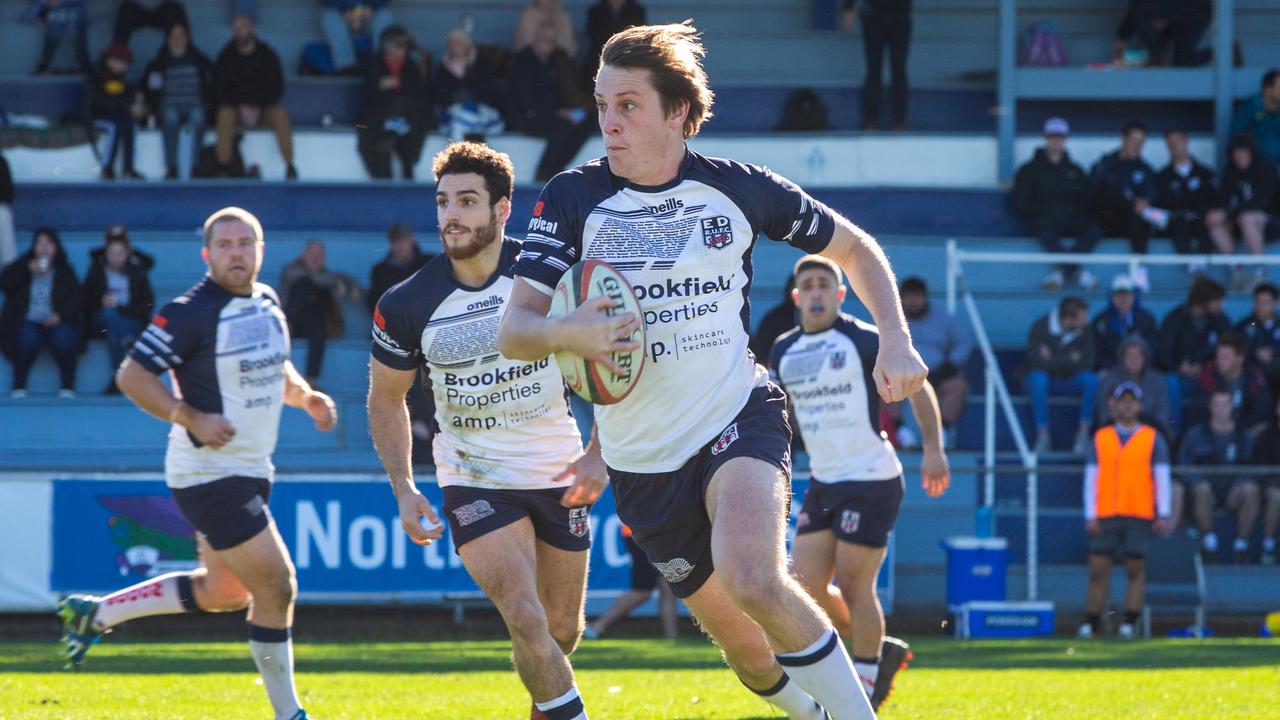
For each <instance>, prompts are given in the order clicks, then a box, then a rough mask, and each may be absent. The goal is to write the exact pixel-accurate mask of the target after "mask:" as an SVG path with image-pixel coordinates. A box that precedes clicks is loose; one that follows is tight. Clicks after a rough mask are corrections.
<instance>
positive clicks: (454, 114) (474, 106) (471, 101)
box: [433, 28, 505, 140]
mask: <svg viewBox="0 0 1280 720" xmlns="http://www.w3.org/2000/svg"><path fill="white" fill-rule="evenodd" d="M433 81H434V83H435V88H434V90H435V93H436V100H437V103H438V106H439V108H440V124H441V125H443V126H444V130H445V132H447V133H448V135H449V139H450V140H463V139H465V138H468V137H473V138H475V137H476V136H480V137H483V136H485V135H490V134H493V133H500V132H502V131H503V130H504V129H505V128H504V125H503V122H502V113H501V112H499V111H498V109H497V108H498V105H500V104H501V93H500V92H499V90H498V83H497V79H496V78H495V77H494V69H493V64H492V63H491V62H490V61H489V59H488V58H487V57H486V56H485V55H483V54H482V53H480V51H479V49H478V48H477V47H476V45H475V43H473V42H471V36H470V35H469V34H467V31H466V30H463V29H462V28H454V29H453V30H452V31H450V32H449V35H448V36H446V37H445V51H444V57H442V58H441V59H440V67H439V69H438V70H437V71H436V74H435V77H434V78H433ZM477 139H479V138H477Z"/></svg>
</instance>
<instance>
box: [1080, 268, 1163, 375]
mask: <svg viewBox="0 0 1280 720" xmlns="http://www.w3.org/2000/svg"><path fill="white" fill-rule="evenodd" d="M1130 335H1138V336H1139V337H1141V338H1142V339H1143V340H1145V341H1147V344H1148V345H1151V344H1153V343H1155V341H1156V318H1155V316H1154V315H1152V314H1151V313H1149V312H1147V310H1146V308H1144V307H1142V302H1141V301H1140V300H1139V299H1138V294H1137V288H1135V287H1134V284H1133V279H1132V278H1130V277H1129V276H1128V275H1124V274H1121V275H1117V276H1115V278H1113V279H1112V280H1111V300H1110V302H1108V303H1107V307H1106V309H1105V310H1103V311H1102V312H1100V313H1098V314H1097V316H1095V317H1094V318H1093V341H1094V343H1095V344H1096V347H1097V350H1098V367H1097V369H1098V370H1106V369H1108V368H1113V367H1115V366H1116V363H1118V362H1119V361H1120V355H1119V353H1118V352H1117V351H1118V350H1119V349H1120V343H1121V341H1123V340H1124V339H1125V338H1127V337H1129V336H1130Z"/></svg>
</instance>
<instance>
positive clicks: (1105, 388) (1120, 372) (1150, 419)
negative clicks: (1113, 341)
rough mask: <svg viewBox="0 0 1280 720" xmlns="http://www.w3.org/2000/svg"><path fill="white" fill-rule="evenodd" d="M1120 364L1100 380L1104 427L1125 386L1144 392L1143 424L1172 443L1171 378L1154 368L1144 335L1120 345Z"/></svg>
mask: <svg viewBox="0 0 1280 720" xmlns="http://www.w3.org/2000/svg"><path fill="white" fill-rule="evenodd" d="M1117 355H1118V357H1119V359H1120V362H1119V363H1118V364H1117V365H1116V366H1115V367H1112V368H1111V369H1110V370H1107V371H1105V372H1103V373H1102V374H1101V376H1099V378H1098V403H1097V410H1098V417H1097V421H1098V422H1097V424H1098V426H1099V427H1100V426H1102V425H1105V424H1107V423H1108V422H1111V419H1112V418H1111V415H1110V412H1111V405H1110V400H1111V397H1112V396H1113V395H1114V394H1115V391H1116V388H1118V387H1120V386H1121V385H1123V384H1125V383H1131V384H1133V385H1137V386H1138V387H1139V388H1141V389H1142V421H1143V422H1144V423H1146V424H1148V425H1150V426H1152V427H1154V428H1155V429H1157V430H1159V431H1160V432H1161V433H1162V434H1163V435H1164V436H1165V438H1167V439H1169V440H1172V439H1173V437H1174V435H1173V426H1172V417H1173V416H1172V412H1171V411H1170V409H1169V407H1170V406H1169V402H1170V397H1169V379H1168V378H1167V377H1165V374H1164V373H1162V372H1160V371H1159V370H1156V369H1155V368H1153V367H1151V346H1150V345H1148V344H1147V341H1146V340H1144V339H1143V338H1142V336H1141V335H1130V336H1129V337H1126V338H1125V339H1124V340H1123V341H1121V343H1120V349H1119V351H1118V352H1117Z"/></svg>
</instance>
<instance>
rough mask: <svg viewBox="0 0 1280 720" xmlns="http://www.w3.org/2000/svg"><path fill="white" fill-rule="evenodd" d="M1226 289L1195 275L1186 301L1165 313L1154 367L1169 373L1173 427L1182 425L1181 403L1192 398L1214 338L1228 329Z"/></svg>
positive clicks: (1216, 341) (1194, 395)
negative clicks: (1225, 303) (1225, 307)
mask: <svg viewBox="0 0 1280 720" xmlns="http://www.w3.org/2000/svg"><path fill="white" fill-rule="evenodd" d="M1225 297H1226V292H1225V291H1224V290H1223V289H1222V286H1221V285H1219V284H1218V283H1216V282H1214V281H1213V280H1212V279H1210V278H1207V277H1199V278H1196V279H1195V281H1193V282H1192V283H1191V288H1190V289H1189V290H1188V291H1187V301H1186V302H1185V303H1183V304H1181V305H1179V306H1177V307H1175V308H1174V309H1172V310H1170V311H1169V314H1168V315H1165V317H1164V322H1163V323H1161V325H1160V335H1159V341H1158V344H1157V345H1156V356H1155V358H1156V366H1157V367H1159V368H1160V369H1161V370H1164V371H1165V372H1167V373H1169V398H1170V402H1171V403H1172V407H1171V408H1170V409H1171V410H1172V411H1173V426H1174V428H1180V427H1182V404H1183V403H1184V402H1186V401H1187V400H1190V399H1193V398H1195V397H1196V395H1197V393H1198V390H1199V379H1200V371H1201V370H1203V369H1204V366H1205V364H1206V363H1208V362H1209V360H1210V359H1211V358H1212V357H1213V349H1214V348H1215V347H1217V345H1218V338H1220V337H1222V335H1223V334H1224V333H1226V332H1228V331H1230V330H1231V319H1230V318H1228V317H1227V316H1226V315H1225V314H1224V313H1223V312H1222V301H1223V298H1225Z"/></svg>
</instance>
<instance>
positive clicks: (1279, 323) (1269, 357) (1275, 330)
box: [1236, 282, 1280, 385]
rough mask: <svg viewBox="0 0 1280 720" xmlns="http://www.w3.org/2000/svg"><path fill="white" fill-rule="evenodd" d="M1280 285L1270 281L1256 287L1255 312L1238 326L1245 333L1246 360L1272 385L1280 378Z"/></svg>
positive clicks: (1254, 293) (1241, 332) (1242, 333)
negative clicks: (1278, 308) (1279, 314)
mask: <svg viewBox="0 0 1280 720" xmlns="http://www.w3.org/2000/svg"><path fill="white" fill-rule="evenodd" d="M1277 297H1280V288H1276V286H1275V285H1274V284H1272V283H1269V282H1264V283H1258V286H1257V287H1255V288H1254V289H1253V312H1252V313H1250V314H1249V317H1247V318H1245V319H1243V320H1241V321H1240V322H1239V323H1238V324H1237V325H1236V331H1237V332H1239V333H1240V334H1241V335H1243V336H1244V342H1245V361H1246V362H1249V363H1252V364H1253V366H1254V367H1256V368H1258V369H1259V370H1261V371H1262V372H1263V373H1264V374H1266V376H1267V381H1268V384H1269V385H1273V384H1275V383H1276V382H1277V380H1280V318H1278V317H1276V299H1277Z"/></svg>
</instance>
